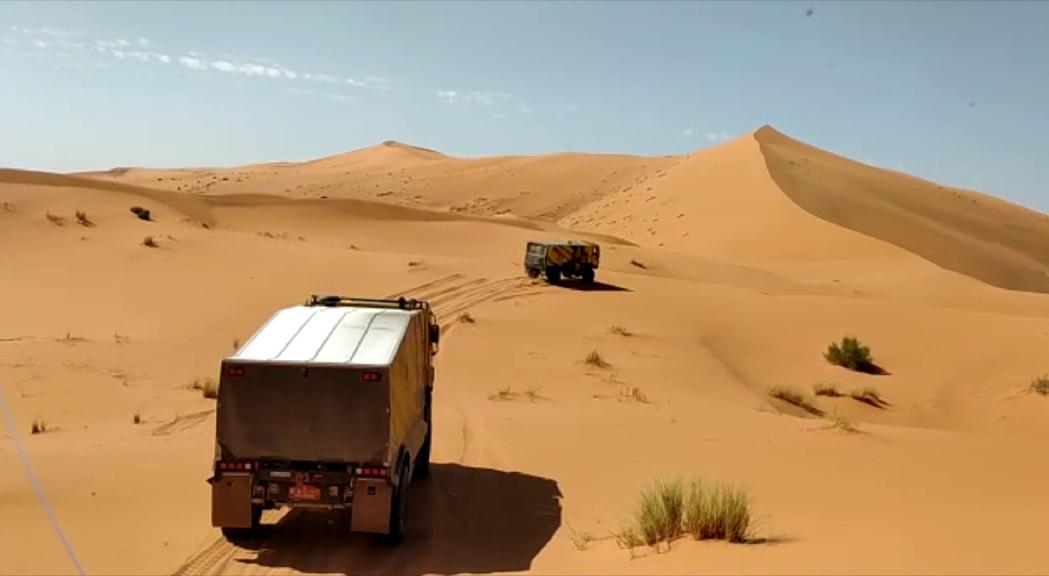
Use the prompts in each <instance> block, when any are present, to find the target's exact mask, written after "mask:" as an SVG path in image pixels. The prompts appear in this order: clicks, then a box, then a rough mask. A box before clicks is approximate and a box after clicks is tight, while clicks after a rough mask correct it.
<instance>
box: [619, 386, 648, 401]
mask: <svg viewBox="0 0 1049 576" xmlns="http://www.w3.org/2000/svg"><path fill="white" fill-rule="evenodd" d="M620 395H621V396H622V397H623V398H625V399H627V400H633V401H634V402H638V403H640V404H648V403H649V400H648V396H646V395H645V393H644V392H642V391H641V389H640V388H638V387H636V386H633V387H632V386H627V387H626V388H624V389H623V391H622V392H621V393H620Z"/></svg>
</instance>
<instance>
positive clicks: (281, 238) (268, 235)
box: [257, 230, 288, 240]
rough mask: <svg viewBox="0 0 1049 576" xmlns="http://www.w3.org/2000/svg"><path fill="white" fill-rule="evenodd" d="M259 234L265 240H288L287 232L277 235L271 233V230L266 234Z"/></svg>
mask: <svg viewBox="0 0 1049 576" xmlns="http://www.w3.org/2000/svg"><path fill="white" fill-rule="evenodd" d="M257 234H258V235H259V236H262V237H263V238H274V239H279V240H286V239H287V238H288V234H287V233H286V232H281V233H280V234H275V233H273V232H270V231H269V230H266V231H265V232H257Z"/></svg>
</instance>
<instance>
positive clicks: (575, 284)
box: [558, 278, 633, 292]
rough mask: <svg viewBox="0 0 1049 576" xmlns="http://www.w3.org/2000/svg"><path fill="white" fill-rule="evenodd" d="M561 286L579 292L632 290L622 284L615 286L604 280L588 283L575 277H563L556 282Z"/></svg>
mask: <svg viewBox="0 0 1049 576" xmlns="http://www.w3.org/2000/svg"><path fill="white" fill-rule="evenodd" d="M558 285H559V286H561V287H562V288H568V289H570V290H578V291H580V292H633V290H631V289H630V288H624V287H622V286H616V285H615V284H606V283H604V282H598V281H596V280H595V281H593V282H590V283H587V282H584V281H582V280H576V279H574V278H573V279H564V280H561V282H560V284H558Z"/></svg>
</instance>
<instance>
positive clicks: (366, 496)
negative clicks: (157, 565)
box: [208, 295, 440, 544]
mask: <svg viewBox="0 0 1049 576" xmlns="http://www.w3.org/2000/svg"><path fill="white" fill-rule="evenodd" d="M439 340H440V326H439V325H438V324H437V322H436V318H435V316H434V314H433V313H432V312H431V310H430V307H429V305H428V304H427V303H426V302H423V301H418V300H406V299H404V298H401V299H398V300H375V299H361V298H347V297H343V296H316V295H315V296H311V297H310V298H309V300H307V301H306V303H305V304H304V305H302V306H294V307H290V308H285V309H282V310H279V311H277V312H276V313H275V314H274V315H273V316H272V317H270V319H269V320H268V321H267V322H266V323H265V324H264V325H263V326H262V327H261V328H259V329H258V331H256V332H255V334H254V335H253V336H252V337H251V339H249V340H248V341H247V342H245V343H244V345H243V346H242V347H241V348H240V349H239V350H238V351H237V352H235V353H234V354H233V355H232V356H229V357H227V358H225V359H223V361H222V375H221V378H220V380H219V393H218V408H217V424H216V442H215V462H214V474H213V476H212V477H211V478H210V479H209V480H208V482H209V483H210V484H211V489H212V490H211V510H212V514H211V522H212V525H213V526H217V527H221V528H222V532H223V534H224V535H225V536H226V537H227V539H231V540H235V539H237V538H238V537H241V536H245V535H249V534H251V533H252V530H253V529H255V528H257V527H258V525H259V520H260V517H261V514H262V510H263V509H268V508H279V507H303V508H321V509H328V510H334V509H346V508H348V509H350V530H351V531H355V532H366V533H373V534H376V535H379V537H380V538H383V539H384V540H386V541H387V542H389V543H391V544H397V543H399V542H400V541H401V538H402V536H403V534H404V528H405V525H404V522H405V512H406V509H407V503H408V500H407V496H408V486H409V484H410V483H411V481H412V478H413V477H415V476H419V475H423V474H426V473H427V472H428V470H429V465H430V446H431V444H432V438H433V424H432V422H433V419H432V414H433V382H434V365H433V356H434V355H435V354H436V353H437V349H438V342H439Z"/></svg>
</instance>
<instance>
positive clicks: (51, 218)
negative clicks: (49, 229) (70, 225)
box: [44, 210, 66, 226]
mask: <svg viewBox="0 0 1049 576" xmlns="http://www.w3.org/2000/svg"><path fill="white" fill-rule="evenodd" d="M44 216H45V217H47V221H48V222H50V223H52V224H54V225H55V226H65V225H66V219H65V218H63V217H61V216H59V215H58V214H52V213H51V211H50V210H48V211H47V212H45V213H44Z"/></svg>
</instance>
